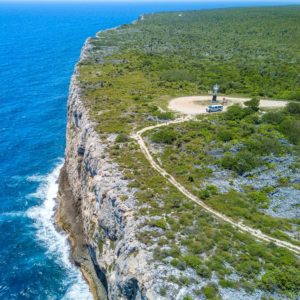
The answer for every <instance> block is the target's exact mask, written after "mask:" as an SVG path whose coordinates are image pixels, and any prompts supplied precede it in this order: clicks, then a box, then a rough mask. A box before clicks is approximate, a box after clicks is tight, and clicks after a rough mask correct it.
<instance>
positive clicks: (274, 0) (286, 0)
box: [0, 0, 300, 4]
mask: <svg viewBox="0 0 300 300" xmlns="http://www.w3.org/2000/svg"><path fill="white" fill-rule="evenodd" d="M0 2H82V3H88V2H106V3H111V2H124V3H126V2H127V3H129V2H135V3H143V2H144V3H145V2H164V3H167V2H170V3H172V2H196V3H209V2H212V3H218V2H229V3H234V2H236V3H242V2H244V3H245V2H246V3H247V2H249V3H255V2H257V3H260V2H262V1H261V0H249V1H247V0H246V1H242V0H229V1H228V0H188V1H184V0H163V1H161V0H0ZM263 2H264V3H266V2H270V3H280V4H284V3H286V4H292V3H296V4H300V0H263Z"/></svg>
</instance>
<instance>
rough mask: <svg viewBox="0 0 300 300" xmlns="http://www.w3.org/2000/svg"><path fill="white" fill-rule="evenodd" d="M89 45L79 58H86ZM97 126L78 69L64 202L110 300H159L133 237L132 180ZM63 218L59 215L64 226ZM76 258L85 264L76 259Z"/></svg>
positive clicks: (70, 106)
mask: <svg viewBox="0 0 300 300" xmlns="http://www.w3.org/2000/svg"><path fill="white" fill-rule="evenodd" d="M87 45H88V44H86V46H85V47H84V50H83V53H82V56H81V57H84V55H85V52H84V51H86V49H88V47H87ZM94 125H95V124H93V122H92V121H91V119H90V118H89V113H88V110H87V108H86V107H85V105H84V101H83V99H82V97H81V89H80V83H79V81H78V74H77V71H76V70H75V73H74V75H73V77H72V80H71V85H70V94H69V99H68V121H67V134H66V151H65V166H64V168H63V169H62V172H63V174H62V175H61V177H63V178H64V182H65V181H67V185H68V187H69V189H70V190H71V191H72V197H63V195H64V194H65V192H66V191H64V186H63V184H62V182H63V181H62V180H61V184H60V197H61V198H62V199H61V202H63V201H72V206H73V208H72V209H73V210H75V211H76V213H77V216H76V220H77V221H78V220H79V221H80V222H81V225H82V234H83V239H84V240H85V243H86V248H87V249H88V253H89V257H90V258H91V260H92V262H93V268H94V270H91V272H96V274H97V277H98V280H99V281H101V283H102V285H103V287H104V288H105V290H106V293H107V297H108V298H109V299H158V298H159V297H157V295H156V293H155V292H154V291H153V290H152V287H151V286H152V281H153V280H152V274H153V272H151V268H152V267H151V258H152V255H151V254H150V252H148V251H147V250H146V249H143V248H142V246H141V245H140V243H139V241H138V240H137V239H136V237H135V233H136V232H137V231H138V229H137V227H138V221H137V220H136V219H135V217H134V208H135V199H134V195H133V194H134V191H132V190H130V189H128V187H127V185H128V181H127V180H125V179H124V178H123V175H122V173H121V172H120V171H119V170H118V166H117V165H116V164H115V163H114V162H112V161H111V160H110V157H109V154H108V151H107V145H108V143H110V142H113V140H114V136H111V137H109V138H107V137H106V139H101V136H100V135H99V134H98V133H97V132H96V131H95V129H94ZM64 213H65V214H67V213H68V211H65V212H64ZM65 217H66V216H64V215H61V217H60V219H61V220H62V222H63V219H64V218H65ZM67 227H68V226H67ZM68 231H69V233H70V234H71V235H72V234H73V235H76V233H74V232H73V233H72V232H70V231H72V230H68ZM74 238H75V239H76V236H75V237H74ZM74 259H75V261H77V263H78V264H79V265H81V263H80V261H79V262H78V259H76V257H75V258H74ZM84 273H89V272H84ZM85 276H86V274H85ZM97 297H98V298H101V299H102V298H103V295H102V296H101V295H99V293H98V294H97Z"/></svg>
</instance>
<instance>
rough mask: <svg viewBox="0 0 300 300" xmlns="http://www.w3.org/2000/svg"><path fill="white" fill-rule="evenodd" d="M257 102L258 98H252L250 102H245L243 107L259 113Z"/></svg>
mask: <svg viewBox="0 0 300 300" xmlns="http://www.w3.org/2000/svg"><path fill="white" fill-rule="evenodd" d="M259 102H260V99H259V98H258V97H253V98H252V99H251V100H249V101H246V102H245V103H244V104H245V106H247V107H249V108H251V109H252V110H253V111H259Z"/></svg>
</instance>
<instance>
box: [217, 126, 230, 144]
mask: <svg viewBox="0 0 300 300" xmlns="http://www.w3.org/2000/svg"><path fill="white" fill-rule="evenodd" d="M217 136H218V138H219V140H221V141H222V142H229V141H230V140H232V139H233V136H234V135H233V132H232V131H230V130H228V129H224V128H220V129H219V131H218V133H217Z"/></svg>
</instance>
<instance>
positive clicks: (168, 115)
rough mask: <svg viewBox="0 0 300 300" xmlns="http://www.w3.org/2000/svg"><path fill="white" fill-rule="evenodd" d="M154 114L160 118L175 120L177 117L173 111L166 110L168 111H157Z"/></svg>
mask: <svg viewBox="0 0 300 300" xmlns="http://www.w3.org/2000/svg"><path fill="white" fill-rule="evenodd" d="M153 115H154V116H156V117H157V118H158V119H160V120H174V119H175V115H174V113H172V112H171V111H166V112H161V111H156V112H155V113H154V114H153Z"/></svg>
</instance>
